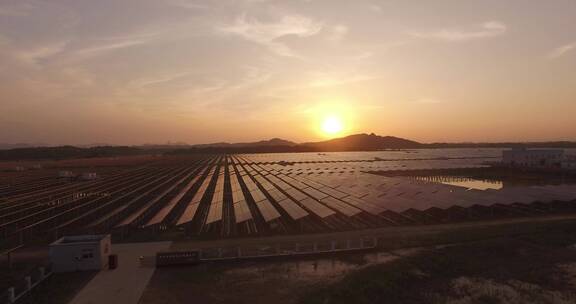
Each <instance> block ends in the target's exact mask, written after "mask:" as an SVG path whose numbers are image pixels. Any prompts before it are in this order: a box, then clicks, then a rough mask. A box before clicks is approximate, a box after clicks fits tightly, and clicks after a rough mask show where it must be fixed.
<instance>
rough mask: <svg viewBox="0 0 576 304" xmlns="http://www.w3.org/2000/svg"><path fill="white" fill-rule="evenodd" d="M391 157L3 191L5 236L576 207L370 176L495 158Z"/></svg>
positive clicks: (335, 222)
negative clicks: (546, 204)
mask: <svg viewBox="0 0 576 304" xmlns="http://www.w3.org/2000/svg"><path fill="white" fill-rule="evenodd" d="M387 153H388V154H386V155H381V156H382V157H388V158H391V157H392V156H394V155H396V157H398V155H400V156H401V157H400V158H399V160H395V161H394V160H390V159H388V160H385V159H383V158H378V159H376V158H375V156H374V155H379V154H370V153H368V154H362V153H334V154H330V155H327V154H317V153H294V154H245V155H202V156H188V157H165V158H162V159H161V160H158V161H156V162H154V163H150V164H147V165H144V166H138V167H134V168H131V169H129V170H118V171H114V172H112V173H111V174H110V175H109V176H107V177H106V178H102V179H98V180H94V181H85V182H81V183H72V184H70V183H58V182H54V183H47V184H46V185H50V186H46V187H45V188H42V189H38V188H37V187H36V186H37V185H38V184H37V183H31V188H30V189H29V191H24V190H23V189H22V186H21V185H20V186H19V188H18V190H17V191H14V192H12V194H10V191H9V189H8V188H7V187H3V188H2V189H3V191H4V192H3V193H4V194H3V196H2V197H1V198H2V200H1V201H0V235H1V236H2V239H3V240H31V239H34V238H38V237H41V236H45V235H58V234H66V233H101V232H112V233H120V234H122V235H124V234H130V233H138V231H153V232H161V231H164V230H176V231H182V230H183V231H185V232H186V233H188V234H192V235H206V236H216V237H229V236H240V235H250V234H273V233H305V232H321V231H331V230H349V229H361V228H370V227H381V226H386V225H399V224H406V223H428V222H430V221H432V222H435V221H436V222H442V221H443V220H444V219H445V218H448V217H449V218H451V219H455V218H457V216H456V215H458V214H456V215H454V212H456V213H458V212H457V210H459V209H458V208H470V210H472V209H474V210H476V211H475V213H474V212H468V213H467V216H470V215H471V214H472V215H473V214H477V215H481V213H482V212H481V211H482V210H483V209H482V208H492V209H494V208H497V209H498V210H500V211H502V212H504V211H505V212H506V213H507V214H511V213H514V212H517V213H522V212H528V211H531V212H540V211H542V206H540V205H538V204H542V203H553V202H572V201H574V200H575V199H576V185H569V184H568V185H548V186H531V187H520V188H504V189H500V190H485V191H479V190H469V189H466V188H462V187H458V186H454V185H447V184H442V183H439V182H436V181H435V180H433V179H430V180H423V179H413V178H412V179H411V178H407V177H391V176H379V175H374V174H370V173H367V171H374V170H376V171H391V170H392V171H394V170H422V169H439V168H462V167H468V168H470V167H482V166H485V164H484V162H485V161H487V160H489V159H491V157H492V154H493V153H492V152H490V153H487V154H486V153H484V154H482V153H480V152H478V155H475V154H474V153H472V154H473V157H472V158H465V157H462V156H461V155H458V154H456V152H448V153H447V154H446V153H445V155H448V157H444V158H442V159H440V158H438V157H436V156H438V155H436V154H426V155H420V156H419V157H415V155H413V154H417V153H403V152H399V151H396V152H387ZM45 182H46V181H45V180H44V181H42V183H45ZM7 189H8V190H7ZM7 193H8V194H7ZM504 206H515V208H516V209H510V208H508V207H504ZM492 209H491V210H492ZM431 210H432V211H434V212H432V211H431ZM438 210H443V211H446V212H445V213H442V214H440V213H438ZM492 211H493V210H492ZM491 213H492V214H494V212H491ZM460 215H462V214H460Z"/></svg>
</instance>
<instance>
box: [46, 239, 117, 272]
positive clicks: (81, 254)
mask: <svg viewBox="0 0 576 304" xmlns="http://www.w3.org/2000/svg"><path fill="white" fill-rule="evenodd" d="M111 251H112V243H111V239H110V235H109V234H108V235H78V236H65V237H63V238H61V239H59V240H57V241H56V242H54V243H52V244H50V262H51V263H52V271H54V272H72V271H84V270H102V269H106V268H107V267H108V257H109V255H110V254H111Z"/></svg>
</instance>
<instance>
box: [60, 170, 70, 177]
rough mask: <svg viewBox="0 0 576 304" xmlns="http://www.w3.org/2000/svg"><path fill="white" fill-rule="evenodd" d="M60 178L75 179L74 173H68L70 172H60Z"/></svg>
mask: <svg viewBox="0 0 576 304" xmlns="http://www.w3.org/2000/svg"><path fill="white" fill-rule="evenodd" d="M58 177H61V178H69V177H74V172H72V171H68V170H62V171H59V172H58Z"/></svg>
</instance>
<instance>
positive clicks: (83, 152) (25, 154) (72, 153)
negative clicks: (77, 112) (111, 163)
mask: <svg viewBox="0 0 576 304" xmlns="http://www.w3.org/2000/svg"><path fill="white" fill-rule="evenodd" d="M146 153H148V151H146V150H144V149H140V148H136V147H126V146H118V147H116V146H103V147H91V148H79V147H74V146H60V147H37V148H18V149H11V150H0V160H39V159H70V158H94V157H113V156H126V155H140V154H146Z"/></svg>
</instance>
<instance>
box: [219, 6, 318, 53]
mask: <svg viewBox="0 0 576 304" xmlns="http://www.w3.org/2000/svg"><path fill="white" fill-rule="evenodd" d="M322 28H323V24H322V23H320V22H316V21H314V20H312V19H310V18H308V17H305V16H301V15H285V16H284V17H282V18H281V19H280V21H278V22H275V23H264V22H260V21H258V20H257V19H254V18H248V17H246V15H242V16H240V17H238V18H237V19H236V21H235V22H234V24H232V25H228V26H224V27H221V28H219V30H220V31H222V32H225V33H230V34H235V35H238V36H240V37H242V38H244V39H246V40H248V41H251V42H254V43H257V44H260V45H263V46H265V47H267V48H268V49H269V50H270V51H272V52H273V53H275V54H277V55H280V56H290V57H293V56H296V55H295V54H294V52H293V50H292V49H290V48H289V47H288V46H287V45H285V44H284V43H282V42H280V41H278V39H279V38H282V37H286V36H296V37H301V38H303V37H310V36H314V35H316V34H318V33H319V32H320V31H321V30H322Z"/></svg>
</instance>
